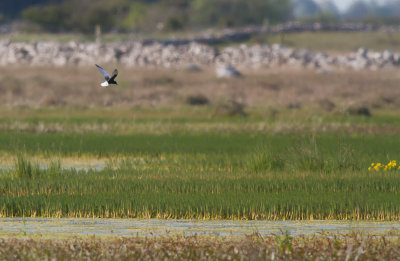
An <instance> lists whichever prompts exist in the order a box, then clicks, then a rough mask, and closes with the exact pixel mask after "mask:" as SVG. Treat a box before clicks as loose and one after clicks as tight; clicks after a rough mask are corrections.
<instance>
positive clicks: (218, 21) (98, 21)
mask: <svg viewBox="0 0 400 261" xmlns="http://www.w3.org/2000/svg"><path fill="white" fill-rule="evenodd" d="M1 10H7V11H1ZM287 21H300V22H321V23H342V22H355V23H364V24H373V25H386V24H390V25H400V0H353V1H348V0H248V1H244V0H231V1H230V0H112V1H110V0H36V1H35V4H32V2H31V1H28V0H20V1H18V2H16V1H14V0H2V1H1V2H0V25H14V27H15V28H16V29H15V30H16V31H25V32H50V33H59V32H81V33H88V32H90V33H93V32H94V28H95V27H96V26H97V25H99V26H101V28H102V30H103V31H104V32H134V33H138V32H174V31H192V30H197V29H204V28H227V27H240V26H248V25H263V24H265V23H268V24H279V23H284V22H287Z"/></svg>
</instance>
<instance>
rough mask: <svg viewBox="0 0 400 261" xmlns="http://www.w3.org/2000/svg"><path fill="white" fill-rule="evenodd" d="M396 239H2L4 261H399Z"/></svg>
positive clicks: (392, 236) (393, 236)
mask: <svg viewBox="0 0 400 261" xmlns="http://www.w3.org/2000/svg"><path fill="white" fill-rule="evenodd" d="M399 243H400V242H399V238H398V235H396V234H389V235H387V236H371V235H362V234H350V235H336V236H330V235H327V234H322V235H315V236H313V237H296V238H292V237H290V236H289V235H287V234H286V235H282V234H281V235H271V236H265V237H262V236H260V235H258V234H254V235H249V236H246V237H241V238H233V237H232V238H231V237H218V236H166V237H149V238H147V237H146V238H143V237H133V238H98V237H97V238H96V237H89V238H79V237H76V238H67V239H41V238H37V237H36V238H29V237H19V238H6V239H0V259H2V260H53V259H54V260H110V259H114V260H397V259H398V257H399V255H400V250H399Z"/></svg>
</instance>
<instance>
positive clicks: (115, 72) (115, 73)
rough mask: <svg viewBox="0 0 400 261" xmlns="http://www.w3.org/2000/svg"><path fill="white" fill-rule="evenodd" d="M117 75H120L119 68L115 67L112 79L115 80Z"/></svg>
mask: <svg viewBox="0 0 400 261" xmlns="http://www.w3.org/2000/svg"><path fill="white" fill-rule="evenodd" d="M117 75H118V70H117V69H115V70H114V72H113V74H112V76H111V78H110V80H114V79H115V77H117Z"/></svg>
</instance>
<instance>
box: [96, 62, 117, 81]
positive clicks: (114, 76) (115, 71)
mask: <svg viewBox="0 0 400 261" xmlns="http://www.w3.org/2000/svg"><path fill="white" fill-rule="evenodd" d="M96 67H97V69H99V71H100V73H101V74H102V75H103V76H104V79H106V81H105V82H102V83H101V84H100V85H101V86H102V87H107V86H108V85H110V84H117V85H118V83H117V82H116V81H115V78H116V77H117V75H118V70H117V69H115V70H114V72H113V74H112V76H110V74H109V73H108V72H107V71H106V70H104V69H103V68H101V67H100V66H98V65H97V64H96Z"/></svg>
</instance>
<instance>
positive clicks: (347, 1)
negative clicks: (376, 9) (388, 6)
mask: <svg viewBox="0 0 400 261" xmlns="http://www.w3.org/2000/svg"><path fill="white" fill-rule="evenodd" d="M332 1H333V2H335V4H336V5H337V7H338V8H339V9H340V11H344V10H345V9H346V8H347V7H349V6H350V5H351V4H352V3H354V2H355V1H356V0H332ZM366 1H369V0H366ZM375 2H376V3H378V4H383V3H385V2H387V0H375Z"/></svg>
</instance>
